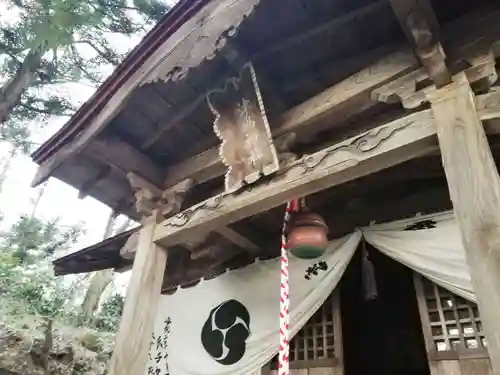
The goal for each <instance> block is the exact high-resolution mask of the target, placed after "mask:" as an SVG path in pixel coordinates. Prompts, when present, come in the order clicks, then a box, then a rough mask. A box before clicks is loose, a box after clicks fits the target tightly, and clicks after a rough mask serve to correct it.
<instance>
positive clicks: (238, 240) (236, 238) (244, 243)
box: [217, 227, 261, 253]
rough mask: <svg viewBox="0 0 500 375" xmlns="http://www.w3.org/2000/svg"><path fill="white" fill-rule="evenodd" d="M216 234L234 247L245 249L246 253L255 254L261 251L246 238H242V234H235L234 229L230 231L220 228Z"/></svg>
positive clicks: (229, 229) (227, 228) (226, 228)
mask: <svg viewBox="0 0 500 375" xmlns="http://www.w3.org/2000/svg"><path fill="white" fill-rule="evenodd" d="M217 233H219V234H220V235H221V236H223V237H224V238H225V239H226V240H228V241H230V242H232V243H233V244H235V245H236V246H239V247H241V248H242V249H245V250H246V251H249V252H251V253H256V252H259V251H260V250H261V248H260V246H257V245H256V244H255V243H253V242H252V241H251V240H249V239H248V238H247V237H245V236H243V235H242V234H240V233H238V232H236V231H235V230H234V229H231V228H229V227H222V228H220V229H217Z"/></svg>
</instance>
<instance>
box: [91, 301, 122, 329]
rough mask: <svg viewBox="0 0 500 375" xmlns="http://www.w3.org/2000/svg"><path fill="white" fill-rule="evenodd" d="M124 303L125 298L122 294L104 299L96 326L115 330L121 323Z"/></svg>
mask: <svg viewBox="0 0 500 375" xmlns="http://www.w3.org/2000/svg"><path fill="white" fill-rule="evenodd" d="M124 303H125V300H124V298H123V296H121V295H120V294H115V295H113V296H111V297H110V298H108V299H107V300H106V301H104V303H103V304H102V306H101V310H100V311H99V312H98V313H97V316H96V319H95V326H96V328H98V329H100V330H104V331H109V332H115V331H116V330H117V328H118V325H119V324H120V318H121V316H122V312H123V305H124Z"/></svg>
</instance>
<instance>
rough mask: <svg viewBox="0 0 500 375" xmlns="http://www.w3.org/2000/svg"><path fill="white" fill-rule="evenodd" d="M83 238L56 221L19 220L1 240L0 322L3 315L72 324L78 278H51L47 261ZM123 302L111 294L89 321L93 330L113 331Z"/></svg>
mask: <svg viewBox="0 0 500 375" xmlns="http://www.w3.org/2000/svg"><path fill="white" fill-rule="evenodd" d="M82 233H83V230H82V227H81V225H76V226H71V227H62V226H61V225H60V223H59V221H58V220H49V221H44V220H41V219H40V218H37V217H30V216H26V215H23V216H21V217H20V218H19V220H18V221H17V222H15V223H14V224H13V225H12V226H11V228H10V230H9V231H8V232H6V233H4V234H3V236H2V238H1V239H0V295H1V296H2V303H1V304H0V321H1V320H2V319H1V316H2V315H9V316H15V315H20V316H25V315H27V314H28V315H33V316H38V317H51V318H58V319H62V320H65V321H66V322H68V321H71V322H72V323H75V322H77V320H78V319H77V317H78V316H77V315H78V313H77V310H78V308H77V306H76V305H75V301H74V297H75V295H76V292H77V290H78V289H80V288H81V287H82V285H84V284H82V279H81V278H80V279H76V280H73V281H72V282H71V281H70V280H67V279H66V280H65V279H64V278H61V277H55V276H54V274H53V272H52V264H51V260H52V258H53V254H54V253H55V252H64V251H66V250H68V248H69V247H70V246H71V245H72V244H74V243H75V242H76V241H77V240H78V238H79V237H80V235H81V234H82ZM122 309H123V297H121V296H120V295H113V296H111V297H110V298H109V299H108V300H106V301H105V302H104V303H103V306H102V308H101V310H100V311H99V313H98V314H97V316H96V319H94V321H93V323H92V324H93V326H94V328H97V329H99V330H102V331H109V332H115V331H116V329H117V327H118V323H119V320H120V317H121V312H122Z"/></svg>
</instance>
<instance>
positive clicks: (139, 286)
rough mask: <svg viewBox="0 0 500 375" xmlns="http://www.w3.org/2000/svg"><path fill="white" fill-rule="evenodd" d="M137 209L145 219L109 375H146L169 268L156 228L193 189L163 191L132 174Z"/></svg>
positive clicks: (184, 186) (181, 185) (184, 185)
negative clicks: (158, 241)
mask: <svg viewBox="0 0 500 375" xmlns="http://www.w3.org/2000/svg"><path fill="white" fill-rule="evenodd" d="M127 178H128V180H129V182H130V185H131V187H132V189H133V190H134V191H135V198H136V209H137V211H138V212H139V213H140V214H141V215H142V218H143V219H142V228H141V230H140V231H139V238H138V240H137V249H136V251H135V257H134V264H133V266H132V277H131V279H130V284H129V286H128V290H127V297H126V300H125V306H124V309H123V314H122V319H121V322H120V329H119V330H118V334H117V335H116V340H115V349H114V351H113V356H112V357H111V362H110V364H109V371H108V374H109V375H145V374H146V366H147V362H148V353H149V347H150V344H151V338H152V335H153V330H154V323H155V317H156V312H157V310H158V303H159V301H160V295H161V288H162V284H163V278H164V276H165V270H166V267H167V250H166V249H165V248H162V247H161V246H159V245H157V244H155V243H154V242H153V239H154V233H155V231H156V229H157V226H158V225H157V224H158V223H159V222H160V221H161V220H163V219H164V218H165V216H169V215H174V214H176V213H178V212H179V211H180V209H181V205H182V202H183V199H184V197H185V195H186V194H187V192H188V191H189V189H190V188H191V186H192V181H191V180H185V181H182V182H180V183H179V184H177V185H175V186H173V187H172V188H170V189H168V190H165V191H162V190H161V189H160V188H158V187H157V186H155V185H153V184H152V183H151V182H149V181H146V180H145V179H143V178H142V177H140V176H138V175H136V174H133V173H129V174H128V175H127Z"/></svg>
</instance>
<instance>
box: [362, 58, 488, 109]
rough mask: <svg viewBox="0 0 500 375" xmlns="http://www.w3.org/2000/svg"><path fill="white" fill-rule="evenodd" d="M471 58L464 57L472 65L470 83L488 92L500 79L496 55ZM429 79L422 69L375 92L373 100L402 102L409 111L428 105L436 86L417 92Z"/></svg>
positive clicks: (469, 75)
mask: <svg viewBox="0 0 500 375" xmlns="http://www.w3.org/2000/svg"><path fill="white" fill-rule="evenodd" d="M469 57H470V58H468V57H467V56H464V57H463V59H464V60H469V61H470V63H471V64H472V66H471V67H470V68H468V69H465V70H464V73H465V75H466V76H467V79H468V81H469V82H470V83H471V86H473V87H476V88H477V90H478V91H480V92H485V91H488V90H489V89H490V86H491V85H492V84H493V83H495V82H496V81H497V79H498V75H497V72H496V69H495V58H494V55H493V54H492V53H491V52H485V53H484V54H482V55H479V56H474V57H471V56H469ZM428 78H429V75H428V73H427V72H426V69H425V68H420V69H417V70H415V71H413V72H411V73H409V74H406V75H404V76H401V77H399V78H397V79H395V80H394V81H392V82H390V83H388V84H387V85H383V86H381V87H379V88H377V89H375V90H373V91H372V94H371V97H372V98H373V100H377V101H380V102H385V103H396V102H398V101H400V102H401V104H402V105H403V107H404V108H407V109H414V108H418V107H420V106H422V105H423V104H425V103H428V96H429V95H430V94H431V93H432V92H433V91H435V90H436V86H435V85H432V84H431V85H428V86H426V87H424V88H421V89H419V90H417V85H419V84H421V83H423V82H424V81H425V80H426V79H428Z"/></svg>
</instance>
